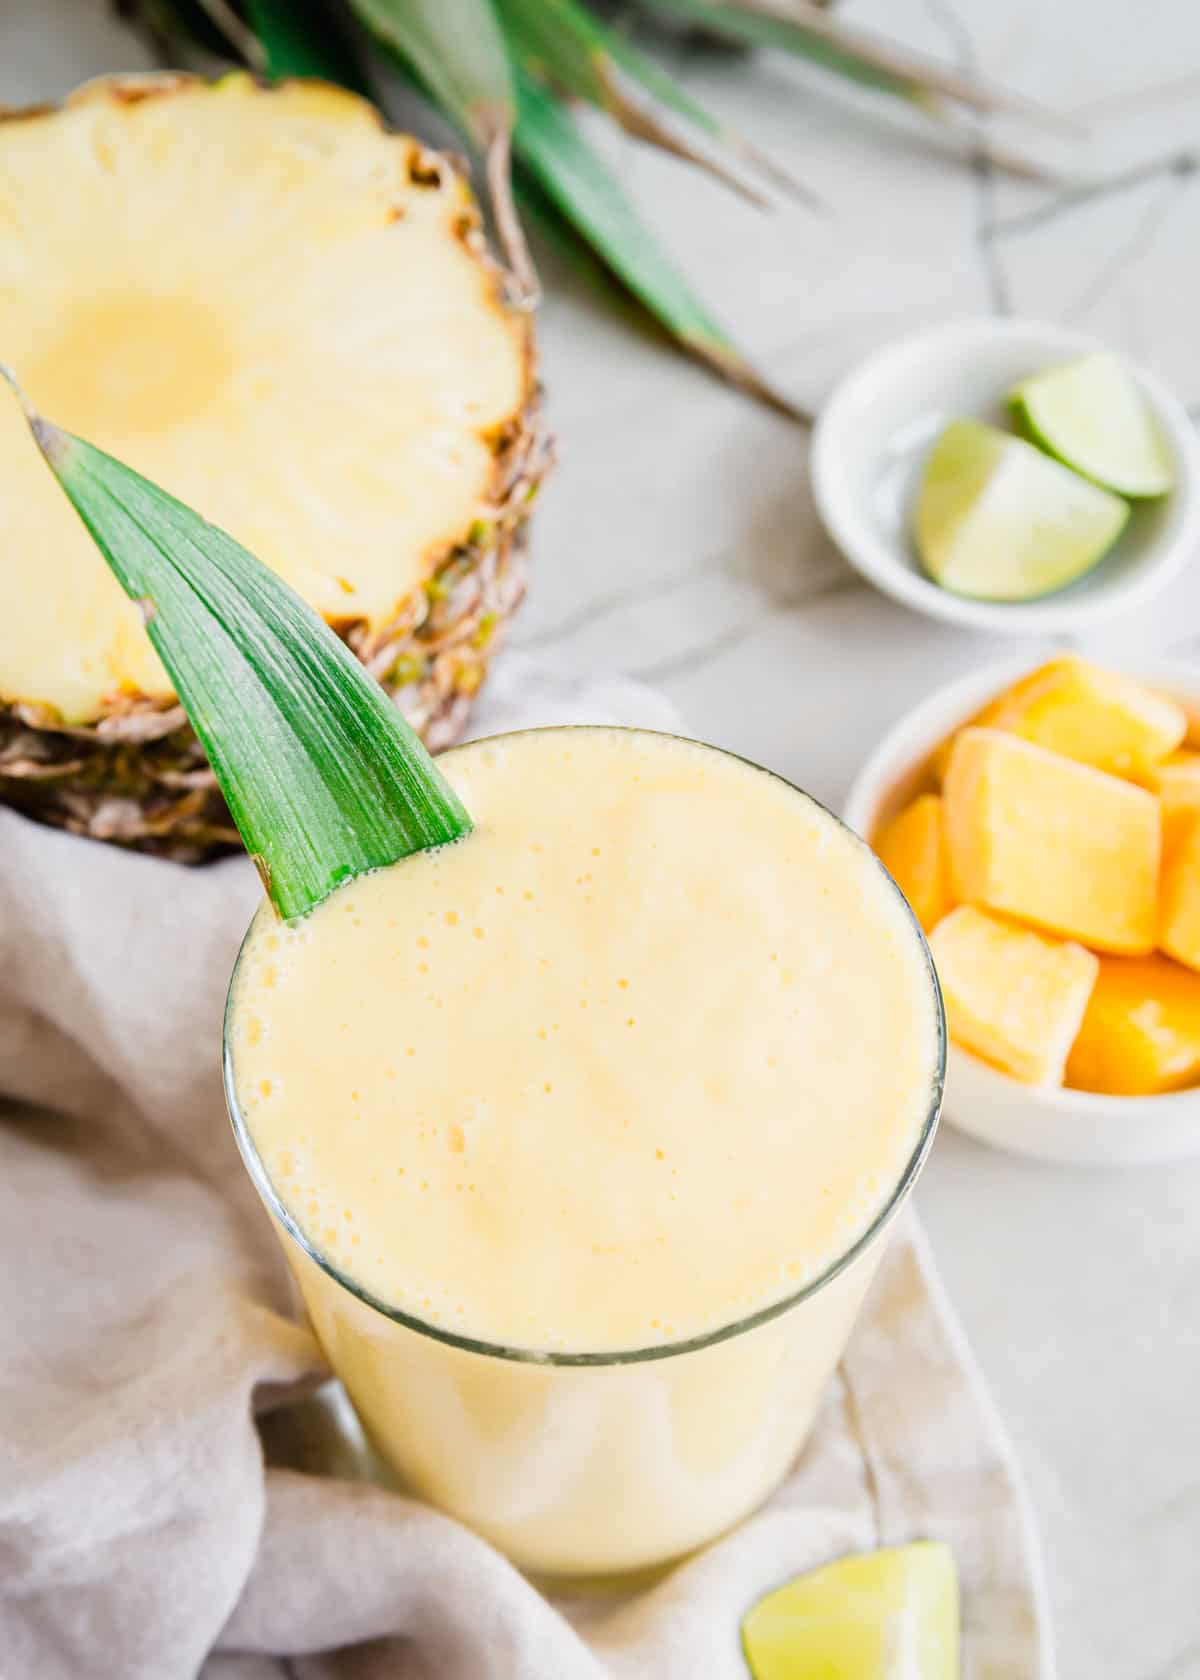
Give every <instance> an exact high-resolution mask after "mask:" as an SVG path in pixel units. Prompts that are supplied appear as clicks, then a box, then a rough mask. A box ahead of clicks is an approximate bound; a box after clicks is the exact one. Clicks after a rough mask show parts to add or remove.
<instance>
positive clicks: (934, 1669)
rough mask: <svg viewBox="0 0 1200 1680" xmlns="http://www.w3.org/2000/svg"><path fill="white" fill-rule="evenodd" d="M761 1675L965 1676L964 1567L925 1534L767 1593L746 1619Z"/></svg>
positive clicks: (775, 1679)
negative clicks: (961, 1640) (961, 1636)
mask: <svg viewBox="0 0 1200 1680" xmlns="http://www.w3.org/2000/svg"><path fill="white" fill-rule="evenodd" d="M742 1649H743V1650H744V1651H745V1653H746V1661H747V1662H748V1663H749V1665H750V1672H751V1673H752V1674H753V1675H754V1680H958V1677H959V1659H958V1572H957V1570H956V1569H955V1567H954V1559H953V1557H952V1556H951V1553H950V1549H949V1547H948V1546H943V1545H940V1544H939V1543H937V1542H936V1541H932V1540H921V1541H918V1542H916V1543H915V1544H914V1545H911V1546H897V1547H895V1548H894V1549H893V1550H891V1551H886V1552H870V1553H868V1554H866V1555H865V1556H863V1557H848V1558H843V1559H842V1560H841V1561H840V1563H831V1564H829V1565H828V1566H827V1567H826V1568H825V1569H818V1570H816V1571H815V1572H814V1573H813V1574H811V1575H801V1576H799V1577H798V1578H797V1579H796V1580H794V1581H789V1582H788V1584H787V1585H786V1586H785V1587H779V1588H778V1589H777V1590H776V1591H775V1592H773V1593H768V1594H767V1596H766V1598H760V1599H759V1601H758V1603H757V1604H756V1605H755V1606H754V1608H753V1609H752V1610H751V1611H750V1613H749V1615H747V1617H746V1618H745V1620H744V1621H743V1623H742Z"/></svg>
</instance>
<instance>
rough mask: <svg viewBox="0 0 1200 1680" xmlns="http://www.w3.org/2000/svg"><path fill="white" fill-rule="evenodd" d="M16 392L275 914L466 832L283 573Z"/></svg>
mask: <svg viewBox="0 0 1200 1680" xmlns="http://www.w3.org/2000/svg"><path fill="white" fill-rule="evenodd" d="M5 377H6V378H7V379H8V381H9V383H10V384H12V385H13V387H14V389H15V390H16V391H17V394H18V396H19V397H20V396H21V393H20V388H19V386H18V385H17V382H16V380H15V379H14V378H13V376H12V374H11V373H9V372H6V373H5ZM21 401H22V402H23V403H24V406H25V412H26V415H27V417H28V419H29V423H30V427H31V429H32V431H33V435H34V437H35V439H36V441H37V443H38V446H39V448H40V449H41V451H42V454H43V455H44V456H45V459H46V461H47V462H48V464H49V466H50V468H51V470H52V471H53V473H54V475H55V477H56V478H57V479H58V482H59V484H60V485H61V486H62V488H63V490H64V491H65V493H66V495H67V497H68V499H69V500H70V502H71V503H72V505H73V506H74V508H75V511H76V512H77V513H78V514H79V517H80V519H81V520H82V521H83V523H84V525H85V526H86V527H87V529H88V531H89V533H90V534H91V536H92V538H93V539H94V541H95V542H96V545H97V547H98V548H99V549H100V551H101V553H102V554H103V556H104V558H105V560H106V561H107V562H108V565H109V567H110V569H111V570H112V572H113V573H114V575H115V576H116V579H117V581H118V583H119V584H120V585H121V587H122V588H123V589H124V591H125V593H126V594H127V595H128V596H129V597H130V598H131V599H132V600H133V601H135V602H136V603H137V604H138V606H139V608H140V609H141V612H142V617H143V622H144V623H145V625H146V633H147V635H148V636H149V637H150V640H151V642H152V643H153V645H154V647H155V649H156V650H157V652H158V654H159V656H160V658H161V659H162V662H163V664H164V666H165V667H166V669H167V672H168V674H169V676H170V678H171V680H172V682H173V684H174V687H175V691H176V693H177V695H178V697H179V700H180V702H181V704H182V705H183V707H184V709H185V711H186V712H187V714H188V717H189V718H190V720H191V723H192V726H193V728H194V729H195V731H196V734H197V736H198V738H199V740H200V742H201V745H202V746H203V747H204V750H205V752H206V753H207V754H208V758H209V762H210V763H211V765H212V768H213V770H214V772H215V774H216V777H217V781H218V782H219V784H220V787H221V791H222V793H223V794H224V795H225V800H226V803H227V805H228V806H229V810H230V814H231V815H232V817H233V820H234V822H235V823H236V824H237V827H238V830H239V832H240V834H241V836H242V839H243V841H244V842H245V845H246V850H247V851H248V852H249V853H250V855H251V857H252V858H253V860H254V862H255V865H256V866H257V868H258V871H259V874H260V876H261V877H262V880H263V885H264V887H265V888H266V891H267V893H268V895H269V897H270V899H271V901H272V903H273V904H274V905H275V908H276V910H277V911H278V913H279V914H280V915H281V916H283V917H285V918H287V919H288V920H292V919H294V918H296V917H299V916H303V915H305V914H306V913H307V912H308V911H309V910H311V909H313V908H314V907H315V906H316V905H317V904H319V903H320V902H321V900H322V899H323V898H325V897H327V896H328V894H329V893H330V892H332V891H333V889H334V888H335V887H337V886H340V885H341V884H342V883H344V882H346V881H349V880H352V879H354V878H355V877H356V876H358V875H362V874H365V873H366V872H367V871H368V870H372V869H379V868H382V867H383V866H385V865H387V864H390V863H395V862H396V861H398V860H399V859H400V858H402V857H406V856H408V855H410V854H411V853H413V852H418V851H426V850H429V849H431V848H433V847H436V846H442V845H446V844H448V843H449V842H451V841H454V840H458V839H461V838H462V837H463V836H464V835H466V834H468V833H469V832H470V829H471V820H470V817H469V816H468V815H467V813H466V811H465V810H464V808H463V806H462V804H461V802H460V801H459V799H458V796H457V794H456V793H455V792H454V790H453V788H451V786H450V785H449V783H448V782H447V781H446V780H445V778H444V777H443V776H442V775H441V773H440V771H439V770H438V769H437V767H436V765H435V764H434V762H433V760H432V759H431V758H430V757H429V754H428V753H427V752H426V750H425V748H424V746H422V744H421V742H420V741H419V740H418V738H417V736H416V735H415V734H414V732H413V731H412V729H410V727H409V726H408V724H407V723H406V722H405V721H404V719H403V717H402V716H401V715H400V713H399V712H398V711H397V710H396V708H395V707H394V706H393V705H392V704H391V702H390V701H389V700H388V698H387V696H386V695H385V694H384V692H383V690H382V689H381V688H380V687H379V685H378V684H377V683H376V682H374V680H373V679H372V678H371V677H369V676H368V675H367V673H366V672H365V671H364V670H363V668H362V666H361V665H360V664H359V663H358V661H357V660H356V659H355V658H354V655H353V654H352V653H351V652H350V650H349V648H347V647H346V645H345V644H344V643H343V642H342V641H341V640H340V639H339V638H338V637H337V636H335V635H334V633H333V631H332V630H331V629H330V628H329V626H328V625H327V624H325V623H324V621H323V620H322V619H321V618H320V617H319V616H318V615H317V614H316V613H315V612H314V611H313V610H312V608H311V607H309V606H308V605H307V604H306V603H305V602H304V601H303V600H301V598H300V597H299V596H298V595H297V594H296V593H295V591H294V590H292V589H291V588H289V586H288V585H287V584H286V583H285V582H284V581H283V579H282V578H280V577H279V576H278V575H277V574H276V573H274V572H273V571H271V570H269V568H267V567H266V566H264V565H262V564H261V562H260V561H258V560H256V559H255V558H254V556H253V555H252V554H250V553H248V552H247V551H246V549H244V548H242V547H241V545H240V544H239V543H237V542H235V541H234V539H233V538H232V537H230V536H228V535H227V534H226V533H225V532H224V531H222V530H220V529H218V528H217V527H216V526H214V525H210V524H209V523H208V522H207V520H205V519H202V518H201V517H200V515H199V514H197V513H195V512H193V510H192V509H191V508H189V507H186V506H185V505H184V504H183V503H182V502H179V501H177V500H176V499H175V498H174V497H173V496H170V495H168V494H167V492H166V491H165V490H161V489H159V487H158V486H157V485H155V484H153V483H151V482H150V480H149V479H146V478H143V477H142V476H141V475H140V474H139V473H136V472H134V471H133V469H132V468H130V467H127V466H125V465H123V464H122V463H121V462H120V461H117V460H115V459H114V458H113V457H112V456H111V455H106V454H104V452H103V451H102V450H99V449H97V448H95V447H94V446H93V445H92V444H89V443H86V442H85V441H84V440H83V439H82V438H78V437H76V436H74V434H72V433H70V432H66V431H63V430H61V429H60V428H59V427H57V426H54V425H52V424H51V423H50V422H49V421H46V420H43V419H42V418H41V416H39V415H38V414H36V413H35V412H34V411H33V410H32V409H31V408H30V406H29V405H28V403H25V401H24V398H23V397H21Z"/></svg>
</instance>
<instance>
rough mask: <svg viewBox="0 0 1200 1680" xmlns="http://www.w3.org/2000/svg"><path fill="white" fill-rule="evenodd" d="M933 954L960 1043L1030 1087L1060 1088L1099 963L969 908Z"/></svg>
mask: <svg viewBox="0 0 1200 1680" xmlns="http://www.w3.org/2000/svg"><path fill="white" fill-rule="evenodd" d="M929 948H930V950H931V951H932V952H933V959H934V963H935V965H936V967H937V972H938V979H939V980H940V981H941V985H942V995H943V997H944V999H945V1003H946V1021H947V1025H948V1026H949V1029H950V1034H951V1036H952V1037H953V1038H954V1039H955V1041H956V1042H957V1043H959V1044H961V1045H962V1046H963V1047H964V1048H965V1049H967V1050H971V1051H973V1052H974V1053H975V1054H976V1055H978V1056H982V1057H983V1058H984V1059H985V1060H986V1061H988V1062H991V1063H992V1065H993V1066H995V1067H998V1068H1000V1069H1001V1070H1002V1071H1003V1072H1004V1073H1007V1074H1011V1075H1012V1077H1013V1078H1014V1079H1019V1080H1021V1081H1022V1083H1024V1084H1028V1085H1061V1084H1062V1079H1063V1069H1064V1067H1065V1066H1066V1061H1067V1055H1068V1052H1069V1051H1070V1048H1071V1044H1072V1041H1073V1040H1074V1038H1075V1035H1076V1034H1077V1032H1078V1031H1079V1027H1080V1023H1081V1022H1082V1020H1083V1018H1084V1011H1085V1010H1086V1008H1087V1005H1088V999H1089V998H1090V996H1091V992H1092V988H1093V986H1094V985H1095V982H1096V976H1097V974H1098V973H1099V969H1100V959H1099V958H1098V957H1097V956H1095V954H1094V953H1093V952H1091V951H1085V950H1084V948H1083V946H1082V945H1077V944H1075V943H1074V942H1072V941H1063V940H1058V939H1050V938H1047V937H1046V936H1045V935H1044V934H1040V933H1034V932H1033V931H1032V930H1031V929H1029V928H1022V927H1017V926H1015V925H1014V924H1013V923H1011V922H1006V921H1005V920H1003V918H1001V917H999V916H992V915H989V914H988V913H987V911H984V910H977V909H976V908H975V907H974V906H973V905H968V904H964V905H960V906H959V908H958V909H957V910H952V911H951V912H950V914H949V915H948V916H947V917H946V918H945V919H944V920H943V921H941V922H939V924H938V926H937V927H936V928H934V930H933V933H932V935H931V937H930V941H929Z"/></svg>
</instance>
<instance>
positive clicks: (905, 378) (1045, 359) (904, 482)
mask: <svg viewBox="0 0 1200 1680" xmlns="http://www.w3.org/2000/svg"><path fill="white" fill-rule="evenodd" d="M1102 348H1104V347H1103V346H1102V345H1100V344H1098V343H1097V341H1096V340H1095V339H1093V338H1089V337H1087V336H1086V335H1085V334H1083V333H1077V332H1072V331H1070V330H1069V329H1068V328H1066V327H1057V326H1053V325H1051V324H1049V323H1045V322H1040V321H1019V320H1017V321H1014V320H1000V319H986V320H981V321H964V322H959V323H957V324H956V325H953V326H947V327H939V328H937V329H936V330H935V331H933V332H927V333H922V334H921V335H920V336H918V337H915V338H908V339H903V340H902V341H901V342H900V343H899V344H894V345H892V346H891V347H890V348H889V349H886V350H883V351H881V352H880V353H879V354H878V355H875V356H872V357H870V358H869V359H868V360H867V361H865V362H863V363H861V364H860V365H859V366H858V367H856V368H855V369H853V370H852V372H850V373H849V374H847V376H846V377H845V378H844V379H843V380H842V381H841V383H840V384H839V385H837V387H836V388H835V389H834V392H833V394H832V396H831V397H830V398H829V400H828V402H827V403H826V404H825V406H824V408H823V409H822V411H821V414H820V417H819V418H818V420H817V424H816V428H815V430H814V432H813V440H812V454H811V457H810V463H811V465H810V470H811V474H812V486H813V495H814V497H815V499H816V504H817V509H818V511H819V513H820V515H821V518H822V520H823V521H824V524H825V527H826V529H827V530H828V532H829V534H830V536H831V537H832V538H833V540H834V542H835V543H837V545H838V547H839V548H840V549H841V551H842V553H843V554H844V555H845V556H846V558H847V560H849V562H850V564H851V565H852V566H853V567H854V568H855V569H856V570H857V571H859V572H861V573H862V575H863V577H865V578H867V579H868V580H869V581H870V582H871V583H873V584H875V585H876V587H877V588H879V589H882V590H883V591H884V592H885V593H886V594H888V595H891V596H893V597H894V598H895V599H896V600H897V601H902V602H903V603H904V604H905V605H906V606H909V607H913V608H915V610H916V611H917V612H923V613H927V614H929V615H930V616H931V617H933V618H943V619H949V620H951V621H952V622H953V623H956V624H966V625H971V626H973V627H974V628H975V629H979V630H991V631H998V632H1009V633H1012V634H1015V635H1025V636H1034V635H1044V634H1047V633H1051V632H1058V631H1078V630H1079V629H1081V628H1082V627H1083V626H1084V625H1086V624H1092V623H1095V622H1097V621H1098V620H1101V619H1105V618H1110V617H1112V616H1113V615H1114V614H1115V613H1120V612H1124V611H1126V610H1127V609H1128V608H1129V607H1132V606H1134V605H1135V604H1141V603H1142V602H1144V601H1146V600H1147V599H1148V598H1149V597H1150V596H1151V595H1154V594H1156V593H1157V592H1158V590H1160V589H1161V588H1162V587H1163V586H1164V584H1166V583H1169V582H1170V580H1171V578H1172V577H1173V576H1174V575H1175V574H1176V572H1178V570H1179V568H1180V567H1181V566H1182V565H1183V563H1184V562H1185V561H1186V560H1187V559H1189V558H1190V556H1191V555H1192V553H1193V551H1194V550H1195V549H1196V548H1197V547H1198V546H1200V446H1198V445H1197V441H1196V435H1195V430H1194V428H1193V426H1192V424H1191V422H1190V420H1189V419H1188V417H1187V415H1186V413H1185V412H1184V410H1183V408H1182V407H1181V405H1180V404H1179V403H1178V402H1177V401H1176V400H1175V398H1174V397H1173V396H1171V394H1170V392H1169V391H1167V390H1165V389H1164V388H1163V386H1162V385H1160V384H1159V382H1158V380H1157V379H1155V378H1154V377H1153V376H1152V375H1151V374H1149V373H1147V372H1146V371H1145V369H1143V368H1140V367H1138V366H1137V365H1136V364H1135V363H1133V362H1129V361H1128V360H1127V361H1126V366H1127V368H1128V371H1129V373H1130V374H1131V375H1132V376H1133V378H1134V380H1135V382H1136V383H1137V385H1138V386H1139V388H1140V390H1141V392H1142V395H1143V396H1144V397H1145V399H1146V401H1147V403H1148V404H1149V406H1150V408H1151V410H1152V412H1153V413H1154V415H1155V417H1156V419H1157V422H1158V425H1159V428H1160V430H1161V433H1162V437H1163V439H1164V441H1165V443H1166V446H1167V449H1168V450H1169V452H1170V455H1171V459H1172V462H1173V464H1174V468H1175V485H1174V488H1173V489H1172V490H1171V491H1170V492H1169V493H1168V494H1167V495H1166V496H1162V497H1159V498H1157V499H1156V500H1154V501H1146V502H1135V503H1134V504H1133V513H1132V516H1131V517H1130V519H1129V521H1128V523H1127V524H1126V527H1125V530H1124V531H1123V533H1122V534H1121V537H1120V539H1119V540H1118V542H1117V544H1116V546H1115V547H1114V548H1113V549H1112V551H1111V553H1109V554H1107V555H1106V556H1105V558H1104V559H1103V560H1102V561H1101V562H1100V564H1099V565H1098V566H1096V567H1094V568H1093V569H1092V571H1090V572H1089V573H1088V574H1087V575H1086V576H1085V577H1082V578H1080V579H1079V580H1078V582H1076V583H1073V584H1071V585H1070V586H1069V587H1068V588H1066V589H1062V590H1059V591H1058V592H1057V593H1056V594H1054V595H1047V596H1044V597H1043V598H1041V599H1040V600H1036V601H1013V602H1004V601H976V600H972V599H970V597H968V596H965V595H955V594H953V593H951V591H950V590H948V589H943V588H942V587H941V586H940V585H939V584H936V583H934V582H933V581H932V579H930V578H928V577H926V576H925V574H924V572H923V571H922V570H921V567H920V564H919V562H918V560H917V557H916V553H915V550H914V548H913V544H912V539H911V535H910V530H909V525H910V509H911V504H912V500H913V497H914V494H915V491H916V487H917V482H918V479H919V475H920V471H921V468H922V465H923V463H924V459H925V456H926V453H927V452H928V449H929V446H930V445H931V444H932V442H933V440H934V438H935V437H936V436H937V434H938V433H939V432H940V431H941V429H942V428H943V426H945V425H946V424H947V422H948V421H950V420H953V419H957V418H960V417H963V416H974V417H975V418H977V419H980V420H989V421H991V422H993V423H994V424H997V425H1006V424H1007V413H1006V408H1005V398H1006V395H1007V393H1008V392H1009V391H1010V390H1011V389H1012V387H1013V386H1014V385H1016V384H1018V383H1019V382H1020V381H1021V380H1022V379H1025V378H1027V377H1028V376H1029V375H1030V374H1033V373H1037V372H1039V371H1040V370H1041V369H1043V368H1047V367H1053V366H1054V364H1055V363H1057V362H1064V361H1070V360H1071V358H1072V357H1074V356H1080V355H1084V354H1085V353H1086V352H1088V351H1089V350H1096V349H1102Z"/></svg>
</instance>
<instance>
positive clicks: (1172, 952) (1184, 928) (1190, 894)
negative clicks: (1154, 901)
mask: <svg viewBox="0 0 1200 1680" xmlns="http://www.w3.org/2000/svg"><path fill="white" fill-rule="evenodd" d="M1158 943H1159V945H1160V946H1161V947H1162V949H1163V950H1164V951H1165V952H1166V953H1167V955H1168V956H1171V957H1175V958H1177V959H1178V961H1179V962H1181V963H1186V964H1187V966H1188V967H1189V968H1196V969H1200V810H1197V811H1194V812H1191V811H1189V812H1188V813H1187V814H1186V815H1185V816H1184V817H1183V820H1182V822H1181V824H1180V825H1179V827H1178V828H1177V829H1176V830H1174V831H1173V833H1172V836H1171V843H1170V846H1169V848H1168V851H1167V857H1166V862H1165V864H1164V866H1163V873H1162V898H1161V903H1160V926H1159V937H1158Z"/></svg>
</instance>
